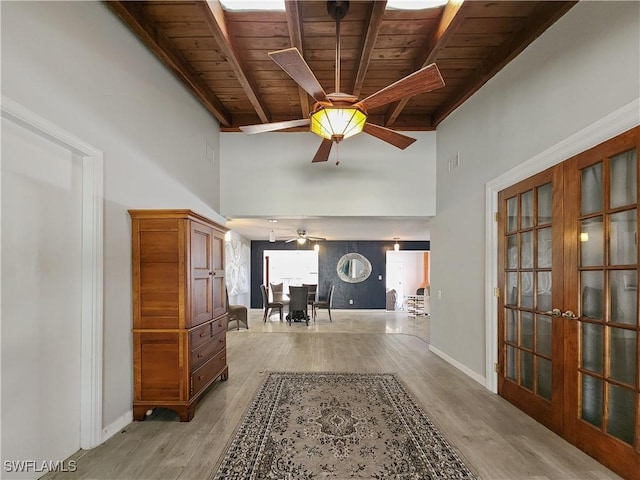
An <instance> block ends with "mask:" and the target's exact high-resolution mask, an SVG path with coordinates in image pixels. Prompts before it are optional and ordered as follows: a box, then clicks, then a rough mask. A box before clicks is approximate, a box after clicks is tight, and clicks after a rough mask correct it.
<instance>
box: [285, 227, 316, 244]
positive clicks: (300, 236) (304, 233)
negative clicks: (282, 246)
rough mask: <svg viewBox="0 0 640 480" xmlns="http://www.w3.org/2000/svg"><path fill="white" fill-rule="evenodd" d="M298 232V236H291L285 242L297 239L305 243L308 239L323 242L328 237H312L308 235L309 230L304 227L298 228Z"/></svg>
mask: <svg viewBox="0 0 640 480" xmlns="http://www.w3.org/2000/svg"><path fill="white" fill-rule="evenodd" d="M296 233H297V234H298V236H297V237H293V238H290V239H289V240H286V241H285V242H284V243H289V242H295V241H297V242H298V243H300V244H302V243H305V242H306V241H307V240H310V241H312V242H321V241H323V240H326V238H322V237H311V236H309V235H307V231H306V230H303V229H298V231H297V232H296Z"/></svg>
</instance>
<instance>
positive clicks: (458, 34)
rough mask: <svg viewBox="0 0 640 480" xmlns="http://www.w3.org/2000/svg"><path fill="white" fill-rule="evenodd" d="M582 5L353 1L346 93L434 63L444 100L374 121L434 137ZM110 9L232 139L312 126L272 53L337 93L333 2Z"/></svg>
mask: <svg viewBox="0 0 640 480" xmlns="http://www.w3.org/2000/svg"><path fill="white" fill-rule="evenodd" d="M575 3H576V2H566V1H546V0H543V1H524V0H516V1H479V0H468V1H465V2H460V0H450V1H449V3H448V4H446V5H444V6H442V7H437V8H431V9H426V10H413V11H403V10H391V9H387V8H386V1H352V2H350V7H349V12H348V14H347V16H346V17H345V18H344V19H343V20H342V22H341V42H340V43H341V51H340V72H341V74H340V79H341V80H340V90H341V91H343V92H345V93H353V94H354V95H356V96H358V97H359V98H364V97H366V96H367V95H370V94H371V93H374V92H376V91H377V90H379V89H381V88H383V87H385V86H387V85H389V84H391V83H393V82H395V81H396V80H399V79H400V78H402V77H404V76H406V75H408V74H410V73H412V72H414V71H416V70H417V69H419V68H421V67H423V66H424V65H427V64H429V63H434V62H435V63H436V64H437V65H438V67H439V68H440V71H441V73H442V76H443V78H444V81H445V84H446V86H445V87H444V88H441V89H438V90H435V91H433V92H429V93H426V94H421V95H416V96H413V97H410V98H405V99H403V100H402V101H400V102H396V103H393V104H390V105H385V106H382V107H379V108H377V109H374V110H372V111H369V112H368V113H369V118H368V122H371V123H375V124H378V125H384V126H387V127H389V128H393V129H395V130H414V131H416V130H433V129H435V128H436V127H437V125H438V124H439V123H440V122H442V121H443V120H444V119H445V118H446V117H447V116H448V115H449V114H450V113H451V112H453V111H454V110H455V109H456V108H457V107H458V106H460V105H461V104H462V103H463V102H464V101H465V100H467V99H468V98H469V97H470V96H471V95H472V94H473V93H474V92H475V91H477V90H478V89H479V88H480V87H481V86H482V85H483V84H484V83H486V82H487V81H488V80H489V79H490V78H491V77H492V76H493V75H495V74H496V73H497V72H498V71H500V69H501V68H502V67H504V66H505V65H506V64H507V63H508V62H510V61H511V60H512V59H513V58H515V57H516V56H517V55H518V54H519V53H520V52H522V51H523V50H524V48H525V47H526V46H527V45H529V44H530V43H531V42H532V41H533V40H535V39H536V38H537V37H538V36H539V35H540V34H542V32H544V31H545V30H546V29H547V28H548V27H549V26H551V25H552V24H553V23H554V22H556V21H557V20H558V19H559V18H560V17H562V15H564V14H565V13H566V12H567V11H568V10H569V9H570V8H571V7H572V6H573V5H575ZM106 4H107V5H108V7H109V8H110V9H111V10H112V11H113V12H114V13H115V14H116V15H117V16H118V17H120V18H121V19H122V20H123V21H124V23H125V24H126V25H127V26H128V27H129V28H130V29H131V30H132V31H133V32H134V33H135V34H136V35H137V36H138V37H139V38H140V39H141V40H142V41H143V42H144V44H145V45H146V46H147V47H148V48H149V49H150V50H151V51H152V52H153V53H154V54H156V55H157V56H158V57H159V58H160V60H161V61H162V62H163V63H164V64H165V65H166V66H167V67H168V68H169V69H170V70H171V71H173V72H174V73H175V74H176V75H177V76H178V77H179V78H180V79H181V80H182V81H183V82H184V83H185V84H186V86H187V87H188V88H189V89H191V91H192V92H193V93H194V94H195V96H196V97H197V98H198V99H199V100H200V101H201V102H202V104H203V105H204V106H205V108H207V109H208V110H209V111H210V112H211V113H212V115H213V116H214V117H215V118H216V119H217V120H218V121H219V122H220V125H221V130H222V131H236V130H237V129H238V127H239V126H241V125H250V124H256V123H268V122H277V121H284V120H295V119H300V118H308V116H309V109H310V106H312V104H313V99H311V97H309V96H308V95H307V94H306V93H305V92H304V91H303V90H301V89H300V88H298V86H297V84H296V83H295V82H294V81H293V80H291V79H290V78H289V77H288V76H287V74H285V73H284V72H283V71H282V70H281V69H280V68H279V67H278V66H277V65H276V64H275V62H273V61H272V60H271V59H270V58H269V56H268V55H267V54H268V52H270V51H274V50H280V49H284V48H288V47H291V46H295V47H297V48H298V49H299V50H300V51H301V52H302V54H303V56H304V58H305V60H306V61H307V63H308V64H309V66H310V68H311V70H312V71H313V72H314V74H315V75H316V77H317V78H318V80H319V81H320V83H321V84H322V86H323V88H324V89H325V91H326V92H333V91H335V83H334V82H335V41H336V38H335V21H334V20H333V19H332V18H331V17H330V16H329V14H328V13H327V2H326V1H315V0H314V1H312V0H304V1H302V0H301V1H297V0H286V1H285V5H286V11H284V12H256V11H251V12H249V11H246V12H240V11H225V10H224V9H223V8H222V6H221V5H220V3H219V2H218V0H208V1H191V2H190V1H130V2H129V1H127V2H123V1H109V2H106ZM307 129H308V127H302V128H298V129H291V130H292V131H295V130H307Z"/></svg>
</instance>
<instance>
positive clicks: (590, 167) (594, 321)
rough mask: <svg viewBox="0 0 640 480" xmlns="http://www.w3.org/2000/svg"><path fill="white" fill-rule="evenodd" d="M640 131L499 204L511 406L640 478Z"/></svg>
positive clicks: (504, 354)
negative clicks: (639, 223)
mask: <svg viewBox="0 0 640 480" xmlns="http://www.w3.org/2000/svg"><path fill="white" fill-rule="evenodd" d="M639 151H640V127H636V128H634V129H632V130H630V131H628V132H626V133H624V134H621V135H619V136H617V137H615V138H613V139H611V140H609V141H607V142H604V143H602V144H600V145H598V146H597V147H594V148H592V149H590V150H588V151H586V152H583V153H581V154H579V155H576V156H575V157H573V158H571V159H569V160H567V161H566V162H564V163H562V164H560V165H558V166H556V167H553V168H552V169H550V170H547V171H545V172H542V173H540V174H538V175H536V176H534V177H531V178H529V179H527V180H525V181H523V182H520V183H519V184H517V185H514V186H512V187H510V188H508V189H506V190H504V191H502V192H500V194H499V195H498V199H499V213H498V217H499V223H498V225H499V227H498V234H499V265H498V268H499V270H498V272H499V274H500V275H499V287H500V291H501V292H502V295H501V296H500V298H499V300H498V303H499V316H498V325H499V336H498V348H499V351H498V353H499V369H498V371H499V377H498V378H499V381H498V392H499V394H500V395H502V396H503V397H505V398H506V399H507V400H509V401H510V402H512V403H514V404H515V405H516V406H518V407H519V408H520V409H522V410H523V411H525V412H527V413H528V414H529V415H531V416H532V417H534V418H535V419H536V420H538V421H539V422H541V423H543V424H544V425H546V426H548V427H549V428H550V429H552V430H553V431H555V432H557V433H558V434H560V435H561V436H563V437H564V438H566V439H567V440H568V441H570V442H572V443H574V444H575V445H576V446H578V447H579V448H581V449H582V450H584V451H585V452H587V453H588V454H590V455H591V456H593V457H595V458H596V459H597V460H599V461H600V462H602V463H603V464H605V465H607V466H608V467H609V468H611V469H612V470H614V471H615V472H617V473H619V474H620V475H622V476H623V477H624V478H630V479H640V319H639V315H638V313H639V307H640V298H639V296H638V275H639V273H640V270H639V264H638V258H639V257H640V250H639V248H640V247H639V244H638V222H639V221H640V216H639V215H640V214H639V208H638V198H639V197H640V191H639V185H640V177H639V174H640V169H639V166H638V152H639Z"/></svg>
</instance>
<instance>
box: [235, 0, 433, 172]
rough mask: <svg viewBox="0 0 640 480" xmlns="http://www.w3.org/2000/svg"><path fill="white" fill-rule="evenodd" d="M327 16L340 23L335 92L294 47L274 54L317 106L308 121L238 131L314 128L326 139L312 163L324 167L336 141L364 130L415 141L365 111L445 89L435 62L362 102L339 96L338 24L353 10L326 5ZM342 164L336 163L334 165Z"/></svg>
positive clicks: (402, 143) (403, 143) (397, 141)
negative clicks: (370, 119)
mask: <svg viewBox="0 0 640 480" xmlns="http://www.w3.org/2000/svg"><path fill="white" fill-rule="evenodd" d="M327 11H328V12H329V15H330V16H331V17H332V18H333V19H334V20H335V21H336V73H335V92H333V93H329V94H327V93H325V91H324V89H323V88H322V86H321V85H320V82H319V81H318V79H317V78H316V77H315V75H314V74H313V72H312V71H311V69H310V68H309V65H308V64H307V62H305V60H304V58H303V57H302V54H301V53H300V51H299V50H298V49H297V48H296V47H292V48H287V49H285V50H279V51H276V52H270V53H269V56H270V57H271V59H272V60H273V61H274V62H276V63H277V64H278V65H279V66H280V68H282V70H284V71H285V73H287V74H288V75H289V76H290V77H291V78H292V79H293V80H295V82H296V83H297V84H298V85H300V87H301V88H302V89H303V90H304V91H306V92H307V93H308V94H309V95H311V96H312V97H313V98H314V99H315V100H316V103H315V104H314V106H313V109H312V111H311V115H310V118H302V119H299V120H289V121H284V122H275V123H263V124H257V125H247V126H243V127H240V130H241V131H243V132H245V133H247V134H254V133H263V132H274V131H278V130H285V129H287V128H292V127H302V126H305V125H310V129H311V131H312V132H313V133H315V134H316V135H319V136H321V137H322V138H323V140H322V143H321V144H320V148H318V151H317V152H316V154H315V156H314V157H313V160H312V163H316V162H326V161H327V160H328V159H329V154H330V153H331V147H332V146H333V143H334V142H335V143H336V144H337V143H340V142H341V141H342V140H344V139H345V138H348V137H351V136H353V135H356V134H358V133H360V132H362V131H364V132H365V133H368V134H369V135H372V136H374V137H376V138H379V139H380V140H383V141H385V142H387V143H390V144H391V145H393V146H395V147H398V148H400V149H403V150H404V149H405V148H407V147H408V146H409V145H411V144H412V143H413V142H415V141H416V139H415V138H411V137H408V136H406V135H402V134H400V133H398V132H396V131H394V130H391V129H389V128H386V127H382V126H380V125H375V124H373V123H369V122H367V111H368V110H370V109H373V108H376V107H380V106H382V105H387V104H389V103H392V102H395V101H397V100H400V99H402V98H405V97H411V96H413V95H418V94H420V93H426V92H429V91H431V90H435V89H437V88H441V87H443V86H444V80H442V76H441V75H440V71H439V70H438V67H437V66H436V64H435V63H432V64H430V65H427V66H426V67H423V68H421V69H420V70H418V71H416V72H414V73H412V74H410V75H407V76H406V77H404V78H401V79H400V80H398V81H397V82H395V83H392V84H391V85H389V86H387V87H385V88H383V89H382V90H378V91H377V92H375V93H373V94H371V95H369V96H368V97H366V98H364V99H363V100H360V101H358V98H357V97H355V96H353V95H349V94H347V93H341V92H340V20H341V19H342V18H344V16H345V15H346V14H347V12H348V11H349V2H348V1H328V2H327ZM336 163H338V162H336Z"/></svg>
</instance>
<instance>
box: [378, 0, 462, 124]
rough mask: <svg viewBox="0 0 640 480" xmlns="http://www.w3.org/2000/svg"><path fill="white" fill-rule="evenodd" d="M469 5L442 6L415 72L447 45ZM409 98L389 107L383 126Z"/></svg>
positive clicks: (458, 1) (459, 0) (454, 0)
mask: <svg viewBox="0 0 640 480" xmlns="http://www.w3.org/2000/svg"><path fill="white" fill-rule="evenodd" d="M469 4H470V2H463V1H462V0H449V2H448V3H447V4H446V5H445V6H444V8H443V9H442V15H441V16H440V19H439V21H438V25H437V26H436V28H434V29H433V30H432V32H431V35H429V36H428V37H427V40H426V41H425V43H424V45H423V46H422V48H421V51H422V54H421V55H420V57H418V58H417V59H416V62H415V63H414V65H413V67H414V69H415V70H420V69H421V68H423V67H426V66H427V65H429V64H430V63H433V62H434V61H435V60H436V59H437V58H438V54H439V53H440V52H441V51H442V49H443V48H444V47H445V46H446V45H447V43H448V42H449V40H450V39H451V37H452V36H453V34H454V33H455V31H456V29H457V28H458V27H459V26H460V24H461V23H462V21H463V20H464V18H465V16H466V14H467V11H468V10H469ZM410 98H411V97H405V98H403V99H402V100H399V101H398V102H395V103H394V104H392V105H391V106H389V108H388V109H387V114H386V116H385V122H384V124H385V126H387V127H388V126H390V125H392V124H393V123H394V122H395V121H396V119H397V118H398V116H399V115H400V114H401V113H402V110H403V109H404V107H406V106H407V103H408V102H409V99H410Z"/></svg>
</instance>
